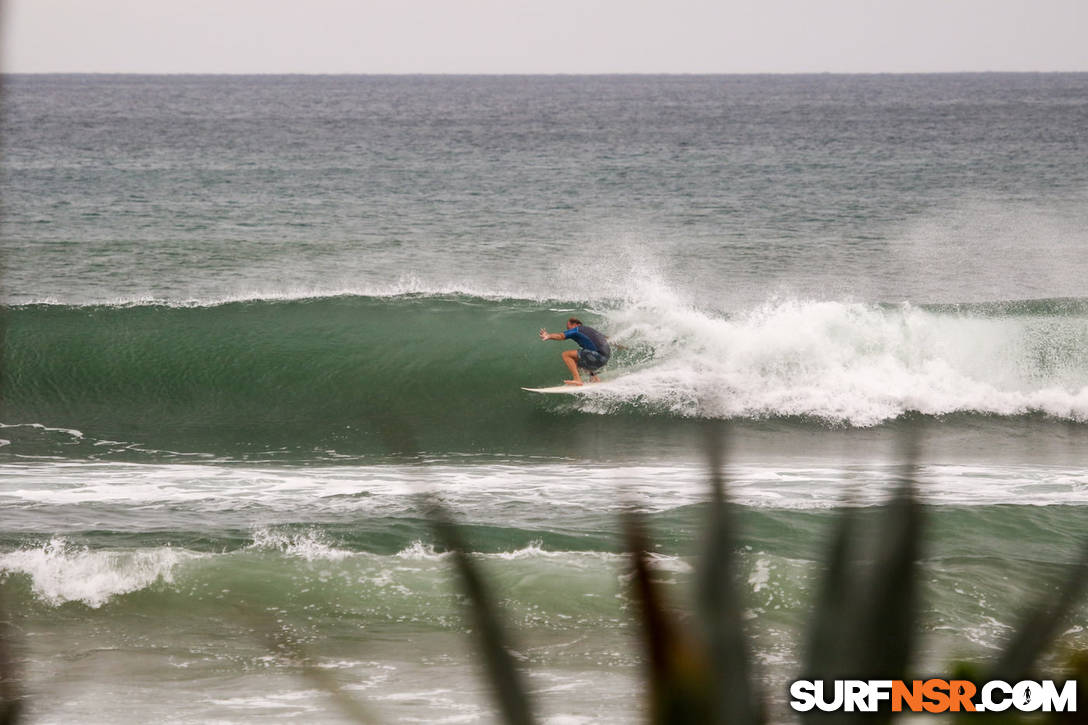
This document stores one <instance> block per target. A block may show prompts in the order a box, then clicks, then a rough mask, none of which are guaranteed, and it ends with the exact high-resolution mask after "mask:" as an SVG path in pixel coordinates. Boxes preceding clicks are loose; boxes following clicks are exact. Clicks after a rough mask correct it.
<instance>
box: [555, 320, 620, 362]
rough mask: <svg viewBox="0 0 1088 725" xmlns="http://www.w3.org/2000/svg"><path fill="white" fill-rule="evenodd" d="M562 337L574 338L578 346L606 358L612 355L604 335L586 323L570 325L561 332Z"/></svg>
mask: <svg viewBox="0 0 1088 725" xmlns="http://www.w3.org/2000/svg"><path fill="white" fill-rule="evenodd" d="M563 337H565V338H566V339H568V340H574V341H575V342H576V343H578V347H580V348H582V349H583V350H589V351H590V352H595V353H598V354H600V355H601V357H603V358H605V359H606V360H607V359H608V358H609V357H610V356H611V355H612V348H610V347H609V346H608V340H607V339H605V336H604V335H602V334H601V333H599V332H597V331H596V330H594V329H593V328H592V327H590V326H588V325H579V326H578V327H572V328H570V329H569V330H567V331H566V332H564V333H563Z"/></svg>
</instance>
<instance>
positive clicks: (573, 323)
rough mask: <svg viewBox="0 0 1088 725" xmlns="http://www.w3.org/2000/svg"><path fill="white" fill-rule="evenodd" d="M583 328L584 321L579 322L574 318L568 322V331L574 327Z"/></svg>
mask: <svg viewBox="0 0 1088 725" xmlns="http://www.w3.org/2000/svg"><path fill="white" fill-rule="evenodd" d="M581 326H582V321H581V320H579V319H578V318H577V317H572V318H570V319H569V320H567V329H568V330H569V329H571V328H573V327H581Z"/></svg>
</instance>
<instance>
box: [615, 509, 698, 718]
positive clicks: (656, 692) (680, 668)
mask: <svg viewBox="0 0 1088 725" xmlns="http://www.w3.org/2000/svg"><path fill="white" fill-rule="evenodd" d="M624 531H625V534H626V539H627V546H628V549H629V550H630V551H631V557H632V564H633V568H634V577H633V584H634V593H633V595H634V599H635V601H636V602H638V604H639V619H640V623H641V625H642V635H643V640H644V643H645V647H646V660H647V665H648V668H649V676H648V679H649V683H648V684H649V695H650V703H649V706H650V712H649V714H650V722H651V723H669V724H670V725H686V724H687V723H691V724H692V725H702V724H703V723H708V722H712V721H713V720H712V718H713V715H712V713H713V712H714V707H713V705H712V699H713V692H714V687H715V685H716V683H715V681H714V678H713V673H712V672H711V671H710V666H709V662H708V661H707V658H706V654H705V651H704V650H703V649H702V648H701V647H699V646H698V645H697V644H696V641H695V640H694V639H693V638H692V637H691V635H690V633H689V632H687V631H686V630H685V629H684V628H683V627H682V625H681V624H680V623H679V622H678V621H677V619H676V617H674V616H673V615H672V614H671V613H670V612H669V611H668V610H667V609H666V607H665V604H664V600H663V597H662V596H661V592H660V590H659V587H658V585H657V584H656V583H655V582H654V581H653V579H652V578H651V576H650V566H649V561H650V557H649V554H648V553H647V552H648V549H649V546H648V538H647V536H646V532H645V527H644V526H643V524H642V521H641V520H640V519H639V518H638V517H637V516H636V515H635V514H633V513H630V514H628V515H627V516H626V517H625V519H624Z"/></svg>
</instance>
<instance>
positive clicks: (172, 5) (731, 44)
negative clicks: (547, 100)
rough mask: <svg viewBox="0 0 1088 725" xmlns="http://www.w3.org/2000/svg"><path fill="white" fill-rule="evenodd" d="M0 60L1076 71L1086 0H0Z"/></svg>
mask: <svg viewBox="0 0 1088 725" xmlns="http://www.w3.org/2000/svg"><path fill="white" fill-rule="evenodd" d="M4 11H5V12H4V16H3V30H2V32H3V51H2V55H0V61H2V63H3V69H4V70H5V71H7V72H15V73H19V72H134V73H749V72H771V73H780V72H931V71H988V70H992V71H1088V32H1086V31H1088V0H884V1H881V0H824V1H822V2H814V1H806V0H671V1H670V2H662V1H660V0H658V1H656V2H651V1H646V2H643V1H642V0H533V1H531V2H529V1H526V0H306V1H303V0H184V1H179V2H166V1H165V0H6V2H5V5H4Z"/></svg>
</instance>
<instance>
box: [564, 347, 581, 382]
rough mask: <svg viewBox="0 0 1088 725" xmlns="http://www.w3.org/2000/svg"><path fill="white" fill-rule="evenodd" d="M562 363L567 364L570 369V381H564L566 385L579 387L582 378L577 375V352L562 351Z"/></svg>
mask: <svg viewBox="0 0 1088 725" xmlns="http://www.w3.org/2000/svg"><path fill="white" fill-rule="evenodd" d="M563 362H565V363H566V364H567V367H568V368H569V369H570V376H571V378H572V379H571V380H564V381H563V382H564V383H566V384H567V385H581V384H582V376H581V375H579V374H578V351H577V350H564V351H563Z"/></svg>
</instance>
